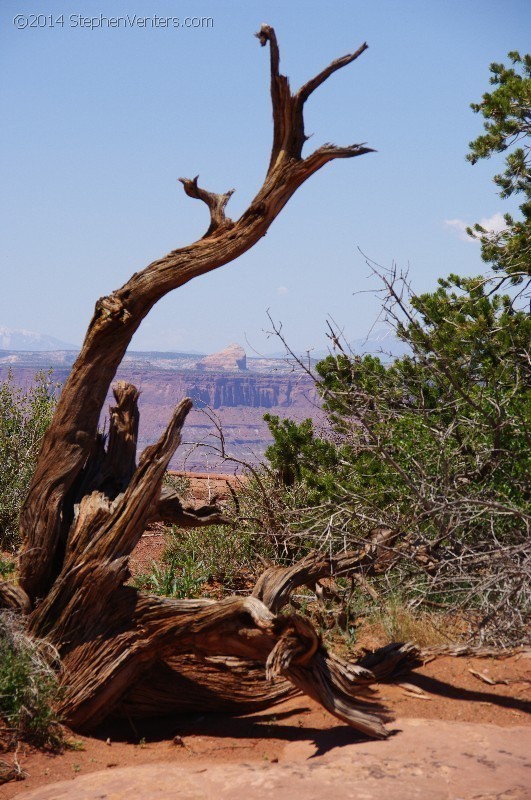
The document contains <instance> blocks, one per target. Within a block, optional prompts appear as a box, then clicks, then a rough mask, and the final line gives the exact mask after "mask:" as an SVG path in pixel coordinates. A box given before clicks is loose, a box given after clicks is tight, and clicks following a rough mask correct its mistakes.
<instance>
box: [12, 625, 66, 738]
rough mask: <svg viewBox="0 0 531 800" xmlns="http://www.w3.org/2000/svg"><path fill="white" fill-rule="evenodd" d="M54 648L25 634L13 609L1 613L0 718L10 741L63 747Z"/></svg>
mask: <svg viewBox="0 0 531 800" xmlns="http://www.w3.org/2000/svg"><path fill="white" fill-rule="evenodd" d="M55 660H56V658H55V653H54V652H53V651H52V648H51V647H50V646H48V645H46V644H45V643H44V642H40V641H39V642H36V641H34V640H32V639H30V638H29V637H28V636H26V635H25V633H24V631H23V628H22V626H21V623H20V620H19V619H18V618H17V617H16V615H15V614H13V613H12V612H7V611H2V612H0V718H1V720H2V722H3V724H4V726H5V729H6V730H7V732H8V735H9V738H10V742H8V744H9V743H11V744H14V743H16V742H17V741H18V740H19V739H24V740H26V741H29V742H31V743H32V744H35V745H38V746H41V747H42V746H45V747H51V748H54V749H56V748H60V747H61V746H62V744H63V735H62V729H61V726H60V723H59V718H58V716H57V714H56V712H55V710H54V706H55V704H56V702H57V700H58V699H59V696H60V691H59V688H58V682H57V677H56V675H55V672H54V669H53V667H52V666H51V665H52V663H53V662H54V661H55Z"/></svg>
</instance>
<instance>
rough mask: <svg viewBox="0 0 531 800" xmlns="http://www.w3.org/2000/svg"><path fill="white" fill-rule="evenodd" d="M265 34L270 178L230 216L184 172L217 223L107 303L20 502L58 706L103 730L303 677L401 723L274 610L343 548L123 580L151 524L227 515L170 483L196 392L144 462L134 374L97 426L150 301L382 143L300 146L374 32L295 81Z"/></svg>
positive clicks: (364, 711)
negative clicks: (240, 582) (174, 588)
mask: <svg viewBox="0 0 531 800" xmlns="http://www.w3.org/2000/svg"><path fill="white" fill-rule="evenodd" d="M258 38H259V40H260V42H261V44H262V45H266V44H269V49H270V71H271V99H272V105H273V145H272V151H271V159H270V163H269V168H268V170H267V174H266V177H265V180H264V183H263V185H262V187H261V188H260V189H259V191H258V193H257V195H256V196H255V198H254V200H253V201H252V202H251V204H250V205H249V207H248V208H247V210H246V211H244V213H243V214H242V215H241V216H240V217H239V219H237V220H236V221H233V220H231V219H230V218H229V217H227V216H226V213H225V209H226V205H227V203H228V201H229V198H230V196H231V194H232V192H225V193H223V194H215V193H212V192H209V191H206V190H205V189H203V188H202V187H200V186H199V185H198V179H197V178H194V179H193V180H189V179H186V178H182V179H180V180H181V182H182V183H183V186H184V191H185V193H186V194H187V195H188V196H190V197H192V198H196V199H199V200H201V201H202V202H204V203H205V204H206V205H207V207H208V209H209V212H210V224H209V226H208V228H207V230H206V233H205V235H204V236H203V237H202V238H201V239H199V240H198V241H196V242H193V243H192V244H190V245H188V246H186V247H182V248H180V249H178V250H174V251H172V252H170V253H169V254H168V255H166V256H164V257H163V258H161V259H159V260H157V261H154V262H153V263H151V264H149V265H148V266H147V267H146V268H145V269H144V270H142V271H141V272H139V273H135V274H134V275H133V276H132V277H131V278H130V280H129V281H128V282H127V283H126V284H125V285H124V286H122V288H121V289H118V290H117V291H115V292H113V293H112V294H110V295H109V296H107V297H103V298H101V299H100V300H98V302H97V303H96V307H95V311H94V315H93V317H92V320H91V322H90V324H89V328H88V331H87V334H86V337H85V341H84V343H83V346H82V349H81V352H80V353H79V356H78V358H77V359H76V362H75V364H74V366H73V368H72V370H71V372H70V375H69V377H68V379H67V381H66V383H65V386H64V388H63V391H62V393H61V395H60V398H59V400H58V403H57V408H56V412H55V415H54V419H53V422H52V424H51V426H50V428H49V430H48V432H47V434H46V436H45V438H44V441H43V445H42V449H41V452H40V455H39V459H38V464H37V468H36V471H35V475H34V477H33V481H32V484H31V487H30V490H29V494H28V498H27V500H26V503H25V505H24V508H23V510H22V515H21V533H22V536H23V549H22V552H21V557H20V571H21V575H20V581H21V587H22V588H21V591H20V593H19V597H20V598H21V602H23V601H24V598H27V608H28V609H30V608H31V609H32V610H31V613H30V614H29V617H28V630H29V632H30V633H32V634H33V635H34V636H37V637H42V636H47V637H48V639H49V641H50V642H51V644H53V645H54V646H55V648H56V649H57V652H58V653H59V655H60V658H61V664H62V680H63V685H64V694H63V697H62V707H61V709H60V710H61V711H62V713H63V714H64V717H65V719H66V720H67V721H68V722H69V723H70V725H72V727H74V728H76V729H79V730H90V729H91V728H93V727H94V726H95V725H97V724H98V723H99V722H101V721H102V720H103V719H104V718H105V717H106V716H108V715H109V714H111V713H134V714H135V715H138V714H145V713H150V714H154V713H155V714H156V713H165V712H166V711H167V710H168V709H173V710H185V709H187V708H188V709H189V708H190V707H192V706H193V704H194V703H195V704H199V703H201V704H202V707H203V708H204V709H208V708H221V707H225V708H226V707H231V708H232V709H237V708H247V709H249V708H251V707H257V706H260V705H264V704H269V703H271V702H275V701H277V700H278V699H280V698H281V697H285V696H286V695H288V694H290V693H293V692H294V691H297V690H300V691H303V692H306V693H307V694H309V695H310V696H312V697H314V698H315V699H316V700H318V701H319V702H320V703H322V704H323V706H324V707H325V708H327V709H329V711H330V712H331V713H332V714H335V715H336V716H337V717H338V718H339V719H341V720H343V721H346V722H348V723H349V724H350V725H353V726H354V727H356V728H358V729H359V730H361V731H363V732H364V733H366V734H368V735H371V736H375V737H379V738H383V737H385V736H386V735H387V733H388V732H387V731H386V729H385V727H384V725H383V720H384V719H385V716H386V713H385V710H384V709H382V708H381V707H380V706H378V704H374V703H373V704H369V703H367V702H366V701H365V700H360V699H359V696H360V695H365V694H366V692H367V685H368V683H370V682H371V681H374V679H375V676H374V675H373V674H372V673H371V672H370V671H368V670H367V669H366V668H365V667H364V666H360V665H353V664H349V663H347V662H345V661H344V660H342V659H339V658H337V657H335V656H333V655H331V654H329V653H328V652H327V650H326V648H325V647H324V646H323V644H322V642H321V641H320V638H319V636H318V634H317V633H316V632H315V630H314V629H313V627H312V626H311V625H310V623H309V622H307V621H305V620H304V619H302V618H301V617H299V616H295V615H291V616H280V615H275V614H274V613H273V612H272V610H271V609H278V608H280V607H281V606H282V605H283V604H285V602H287V599H288V598H289V593H290V592H291V591H292V589H293V587H294V586H296V585H298V583H297V581H299V582H300V581H301V577H304V580H305V581H306V582H308V581H310V582H311V581H315V580H317V576H318V575H322V573H323V571H325V572H326V570H327V569H328V570H329V569H330V568H331V567H332V562H331V561H328V562H327V561H326V559H325V560H324V561H323V559H322V558H321V560H320V561H319V560H318V559H316V558H313V560H312V561H310V560H307V561H305V562H304V563H303V565H302V566H301V565H297V566H296V567H295V568H294V569H293V570H292V571H291V572H289V571H288V572H285V571H284V572H283V573H279V572H278V571H277V572H276V573H275V574H273V573H272V572H270V573H269V575H268V576H266V577H265V578H264V579H263V580H262V582H261V583H260V584H259V588H257V590H256V595H257V596H255V597H247V598H237V597H231V598H226V599H224V600H222V601H220V602H214V601H212V600H207V599H202V600H188V601H185V600H169V599H164V598H157V597H149V596H146V595H142V594H141V593H139V592H138V591H137V590H136V589H134V588H133V587H131V586H128V585H126V582H127V580H128V578H129V569H128V563H129V557H130V555H131V552H132V550H133V548H134V547H135V545H136V544H137V542H138V540H139V538H140V536H141V535H142V533H143V531H144V529H145V527H146V525H147V524H148V522H149V521H153V520H155V519H160V520H164V521H168V520H171V521H173V522H176V523H177V524H179V525H182V526H188V525H194V526H195V525H201V524H211V523H213V522H222V521H224V520H223V516H222V514H220V511H219V509H217V508H216V507H214V506H202V507H199V508H192V507H190V506H184V505H183V504H182V502H181V500H180V498H179V496H178V494H177V493H176V492H174V491H173V490H171V489H168V488H166V487H164V488H163V487H162V479H163V475H164V472H165V470H166V468H167V466H168V463H169V461H170V459H171V457H172V455H173V453H174V451H175V449H176V447H177V446H178V444H179V441H180V435H181V429H182V426H183V424H184V422H185V419H186V415H187V413H188V412H189V410H190V408H191V405H192V404H191V401H190V400H188V399H184V400H183V401H182V402H181V403H180V404H179V406H178V407H177V409H176V411H175V413H174V415H173V418H172V420H171V421H170V423H169V425H168V428H167V430H166V431H165V432H164V434H163V435H162V436H161V438H160V439H159V441H158V442H157V443H156V444H155V445H153V446H151V447H148V448H147V449H146V450H145V451H144V453H143V454H142V456H141V458H140V460H139V463H138V466H137V465H136V447H137V435H138V408H137V400H138V392H137V390H136V389H135V387H133V386H131V385H129V384H125V383H119V384H118V385H117V387H116V388H115V399H116V406H114V407H113V408H112V409H111V424H110V430H109V436H108V440H107V441H105V438H104V437H103V436H102V435H100V434H99V433H98V430H97V427H98V421H99V418H100V414H101V410H102V407H103V404H104V402H105V397H106V395H107V392H108V389H109V386H110V384H111V381H112V380H113V378H114V375H115V373H116V370H117V368H118V365H119V364H120V361H121V360H122V357H123V355H124V353H125V351H126V348H127V346H128V345H129V343H130V341H131V338H132V336H133V334H134V333H135V332H136V330H137V329H138V326H139V325H140V323H141V321H142V320H143V319H144V317H145V316H146V314H147V313H148V312H149V311H150V309H151V308H152V307H153V305H154V304H155V303H156V302H157V301H158V300H160V299H161V298H162V297H164V295H166V294H167V293H168V292H170V291H172V290H173V289H175V288H177V287H179V286H182V285H183V284H185V283H186V282H187V281H189V280H191V279H192V278H194V277H197V276H199V275H203V274H205V273H207V272H210V271H211V270H214V269H216V268H217V267H220V266H222V265H223V264H227V263H229V262H230V261H232V260H234V259H235V258H237V257H238V256H239V255H241V254H242V253H244V252H246V251H247V250H248V249H249V248H250V247H252V246H253V245H254V244H256V243H257V242H258V241H259V240H260V238H261V237H262V236H264V235H265V233H266V232H267V230H268V228H269V226H270V225H271V223H272V222H273V220H274V219H275V218H276V216H277V215H278V214H279V212H280V211H281V210H282V208H283V207H284V205H285V204H286V203H287V202H288V200H289V199H290V198H291V197H292V195H293V194H294V193H295V191H296V190H297V189H298V188H299V187H300V186H301V185H302V184H303V183H304V181H306V180H307V178H309V177H310V176H311V175H312V174H313V173H314V172H316V171H317V170H318V169H320V168H321V167H322V166H323V165H324V164H326V163H328V162H329V161H332V160H334V159H336V158H352V157H355V156H359V155H363V154H365V153H368V152H370V149H369V148H367V147H366V146H365V145H358V144H355V145H351V146H348V147H336V146H335V145H332V144H325V145H323V146H322V147H319V148H318V149H317V150H316V151H314V152H313V153H311V154H310V155H308V156H306V157H304V156H303V155H302V150H303V146H304V143H305V141H306V139H307V137H306V135H305V132H304V118H303V109H304V103H305V102H306V100H307V99H308V97H309V96H310V95H311V94H312V92H313V91H314V90H315V89H316V88H317V87H318V86H319V85H321V84H322V83H323V82H324V81H325V80H326V79H327V78H328V77H329V76H330V75H332V74H333V73H334V72H335V71H336V70H338V69H340V68H342V67H344V66H346V65H347V64H349V63H351V62H352V61H354V60H355V59H356V58H358V56H359V55H361V53H362V52H363V51H364V50H365V49H366V45H362V46H361V47H360V48H359V49H358V50H357V51H356V52H355V53H352V54H349V55H347V56H345V57H344V58H342V59H338V60H337V61H334V62H332V64H330V65H329V66H328V67H326V68H325V69H324V70H323V71H322V72H320V73H319V74H318V75H317V76H315V77H314V78H312V79H311V80H310V81H308V82H307V83H306V84H304V85H303V86H302V87H301V89H300V90H299V91H298V92H296V93H295V94H292V93H291V91H290V88H289V82H288V79H287V78H286V77H285V76H283V75H281V74H280V72H279V49H278V43H277V40H276V36H275V32H274V30H273V29H272V28H270V27H269V26H267V25H263V26H262V28H261V30H260V32H259V34H258ZM338 558H339V561H338V563H336V564H335V567H338V568H340V569H343V568H344V569H345V570H346V569H347V568H348V569H351V568H353V567H354V566H357V565H358V566H359V564H361V563H365V562H364V561H363V558H365V561H367V559H368V558H369V556H367V554H365V556H363V558H362V556H361V555H360V554H355V555H354V556H353V555H349V554H346V555H344V556H343V557H338ZM341 558H343V561H341ZM360 559H361V561H360ZM340 562H341V563H340ZM4 594H5V595H6V596H7V593H6V592H4ZM259 598H262V599H263V600H265V604H264V602H262V600H261V599H259ZM268 606H270V607H268ZM393 658H394V655H393ZM375 663H376V664H377V665H378V662H377V661H376V662H375ZM155 676H156V677H157V685H153V681H154V677H155Z"/></svg>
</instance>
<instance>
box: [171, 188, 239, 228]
mask: <svg viewBox="0 0 531 800" xmlns="http://www.w3.org/2000/svg"><path fill="white" fill-rule="evenodd" d="M198 179H199V175H196V176H195V178H192V179H191V180H190V178H179V180H180V182H181V183H182V185H183V186H184V191H185V192H186V194H187V195H188V197H193V198H194V199H196V200H202V201H203V203H206V204H207V206H208V208H209V209H210V226H209V228H208V230H207V232H206V233H205V237H206V236H211V235H212V234H213V233H214V231H217V230H219V229H220V228H221V229H223V230H229V229H230V228H233V227H234V222H233V221H232V220H231V219H230V218H229V217H227V216H225V207H226V205H227V203H228V202H229V200H230V198H231V197H232V195H233V194H234V189H229V191H228V192H225V193H224V194H215V193H214V192H207V191H206V189H201V187H200V186H198V185H197V181H198ZM205 237H203V238H205Z"/></svg>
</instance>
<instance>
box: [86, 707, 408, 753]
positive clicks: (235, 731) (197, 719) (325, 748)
mask: <svg viewBox="0 0 531 800" xmlns="http://www.w3.org/2000/svg"><path fill="white" fill-rule="evenodd" d="M307 711H308V708H307V707H305V706H301V707H298V708H291V709H289V710H287V711H277V712H270V713H267V714H264V713H261V714H252V715H246V716H240V717H236V716H229V715H227V714H226V713H207V714H203V715H198V714H182V715H181V714H179V715H177V714H175V715H172V716H168V717H147V718H145V719H134V720H133V719H122V718H120V719H113V720H108V721H106V722H104V723H103V724H102V725H101V726H99V727H98V728H97V729H96V730H95V731H94V732H93V734H92V735H93V736H94V738H97V739H103V740H106V739H108V738H109V739H111V741H114V742H118V741H119V742H124V743H128V744H138V743H139V742H140V741H143V742H145V743H146V744H147V743H155V742H160V741H168V740H169V741H171V740H172V739H174V738H175V737H176V736H179V737H183V739H185V738H186V737H187V736H210V737H212V738H216V739H220V740H223V739H239V740H244V739H249V740H253V739H254V740H266V741H272V740H277V741H278V740H279V741H282V742H286V743H290V742H308V743H311V744H313V745H315V747H316V752H315V753H313V754H312V756H311V757H312V758H314V757H316V756H321V755H323V754H324V753H327V752H329V751H330V750H333V749H335V748H337V747H345V746H346V745H352V744H360V743H362V742H367V741H369V740H370V739H369V737H366V736H365V735H364V734H362V733H360V732H359V731H357V730H355V729H354V728H351V727H350V726H348V725H335V726H334V727H333V728H328V729H321V728H315V727H308V726H302V725H300V724H284V723H283V722H282V721H283V720H287V719H289V718H290V717H294V716H296V715H297V714H303V713H305V712H307ZM279 723H282V724H279ZM394 733H395V731H390V735H393V734H394Z"/></svg>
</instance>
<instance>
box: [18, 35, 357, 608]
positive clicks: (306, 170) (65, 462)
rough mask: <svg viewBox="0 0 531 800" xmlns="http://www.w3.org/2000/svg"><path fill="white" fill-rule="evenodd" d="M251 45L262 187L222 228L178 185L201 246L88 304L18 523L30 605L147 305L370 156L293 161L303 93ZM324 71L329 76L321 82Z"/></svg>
mask: <svg viewBox="0 0 531 800" xmlns="http://www.w3.org/2000/svg"><path fill="white" fill-rule="evenodd" d="M259 38H260V42H261V43H262V44H263V45H264V44H266V43H267V42H269V44H270V54H271V95H272V103H273V124H274V136H273V147H272V155H271V161H270V165H269V169H268V171H267V174H266V178H265V180H264V183H263V185H262V187H261V189H260V190H259V191H258V193H257V195H256V197H255V198H254V200H253V201H252V202H251V204H250V206H249V207H248V208H247V210H246V211H244V213H243V214H242V215H241V216H240V218H239V219H238V220H236V221H235V222H234V224H232V223H230V224H229V222H228V221H226V220H225V217H224V208H225V205H226V202H227V200H228V196H227V193H226V194H224V195H220V196H218V199H216V197H215V195H213V194H212V193H209V192H205V191H204V190H202V189H199V187H198V186H197V182H196V181H188V182H187V181H186V180H185V179H184V180H183V182H184V186H185V190H187V191H188V194H191V195H192V196H194V197H198V198H199V199H201V200H204V201H205V202H206V203H207V205H208V206H209V209H210V212H211V223H210V227H209V228H208V230H207V233H206V234H205V236H203V237H202V238H201V239H199V240H198V241H196V242H194V243H193V244H190V245H188V246H186V247H182V248H180V249H178V250H174V251H172V252H171V253H169V254H168V255H166V256H164V257H163V258H161V259H158V260H157V261H154V262H153V263H151V264H150V265H149V266H147V267H146V268H145V269H144V270H143V271H141V272H138V273H135V274H134V275H133V276H132V277H131V278H130V280H129V281H128V282H127V283H126V284H125V285H124V286H123V287H122V288H121V289H118V290H117V291H115V292H113V293H112V294H110V295H109V296H107V297H103V298H101V299H100V300H98V302H97V303H96V308H95V311H94V316H93V318H92V320H91V322H90V325H89V328H88V331H87V334H86V337H85V341H84V343H83V347H82V349H81V352H80V354H79V356H78V358H77V359H76V362H75V364H74V365H73V367H72V370H71V372H70V375H69V377H68V379H67V381H66V383H65V386H64V388H63V391H62V393H61V396H60V398H59V401H58V404H57V408H56V412H55V415H54V420H53V423H52V425H51V427H50V429H49V431H48V433H47V434H46V436H45V438H44V442H43V445H42V449H41V453H40V457H39V460H38V464H37V468H36V471H35V475H34V477H33V481H32V484H31V487H30V491H29V494H28V498H27V500H26V503H25V505H24V508H23V511H22V515H21V523H20V524H21V533H22V537H23V542H24V544H23V549H22V553H21V559H20V564H21V581H22V585H23V586H24V589H25V590H26V592H27V593H28V595H29V597H30V599H31V600H32V602H33V601H34V600H35V599H36V598H37V597H44V596H45V595H46V593H47V592H48V590H49V589H50V586H51V584H52V583H53V580H54V578H55V575H56V572H57V558H56V555H57V551H58V550H60V547H61V519H62V516H64V515H65V510H64V504H65V500H66V498H67V497H68V495H69V492H70V490H71V488H72V486H73V485H74V483H75V482H76V480H77V478H78V476H79V474H80V472H81V471H82V470H83V467H84V466H85V464H86V462H87V459H88V458H89V456H90V454H91V452H92V451H93V447H94V441H95V439H96V435H97V426H98V420H99V417H100V412H101V409H102V406H103V403H104V401H105V396H106V394H107V391H108V388H109V386H110V383H111V381H112V379H113V377H114V375H115V373H116V370H117V368H118V365H119V363H120V361H121V360H122V358H123V355H124V353H125V350H126V348H127V346H128V345H129V343H130V341H131V338H132V336H133V334H134V333H135V332H136V330H137V329H138V327H139V325H140V323H141V321H142V320H143V319H144V317H145V316H146V315H147V314H148V312H149V311H150V310H151V308H152V307H153V305H154V304H155V303H156V302H157V301H158V300H160V299H161V298H162V297H164V295H166V294H167V293H168V292H170V291H172V290H173V289H176V288H178V287H179V286H182V285H183V284H185V283H187V282H188V281H189V280H191V279H192V278H195V277H197V276H199V275H203V274H205V273H207V272H210V271H211V270H214V269H216V268H217V267H220V266H222V265H223V264H227V263H229V262H230V261H233V260H234V259H235V258H237V257H238V256H240V255H242V253H244V252H246V251H247V250H248V249H249V248H250V247H252V246H253V245H254V244H256V242H258V241H259V240H260V239H261V237H262V236H264V234H265V233H266V232H267V230H268V228H269V226H270V225H271V223H272V222H273V220H274V219H275V218H276V216H277V215H278V214H279V213H280V211H281V210H282V208H283V207H284V206H285V204H286V203H287V202H288V200H289V199H290V197H292V195H293V194H294V193H295V191H296V190H297V189H298V188H299V187H300V186H301V185H302V184H303V183H304V182H305V181H306V180H307V179H308V178H309V177H310V176H311V175H312V174H313V173H314V172H316V171H317V170H318V169H320V168H321V167H322V166H323V165H324V164H326V163H328V162H329V161H332V160H334V159H336V158H352V157H355V156H359V155H363V154H365V153H368V152H370V148H367V147H365V146H364V145H351V146H349V147H343V148H337V147H335V146H333V145H324V146H323V147H321V148H318V149H317V150H316V151H315V152H314V153H313V154H311V155H309V156H307V157H305V158H304V157H303V156H302V145H303V143H304V140H305V134H304V120H303V107H304V101H305V99H306V96H307V95H308V88H306V89H305V90H304V91H303V92H302V94H301V95H300V96H299V95H297V94H295V95H292V94H291V92H290V90H289V82H288V80H287V78H285V76H283V75H280V74H279V71H278V67H279V55H278V44H277V41H276V36H275V33H274V30H273V29H272V28H270V27H269V26H267V25H264V26H262V29H261V31H260V34H259ZM363 49H364V48H360V51H362V50H363ZM354 56H356V54H354ZM354 56H353V57H346V60H345V61H344V63H341V64H338V65H337V66H334V70H335V69H339V68H340V67H341V66H345V65H346V64H347V63H350V61H352V60H353V58H354ZM356 57H357V56H356ZM332 71H333V70H332V69H330V68H329V74H331V73H332ZM325 72H326V70H325ZM321 75H322V76H323V77H322V78H320V77H318V78H317V79H315V80H314V82H315V81H316V85H318V84H319V83H322V81H323V80H325V79H326V77H328V74H327V75H324V73H321ZM308 85H310V88H312V82H309V84H308V83H307V84H305V86H306V87H308ZM303 88H304V87H303ZM312 90H313V89H312ZM224 220H225V221H224ZM214 223H215V224H214ZM66 516H67V517H68V511H66Z"/></svg>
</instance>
